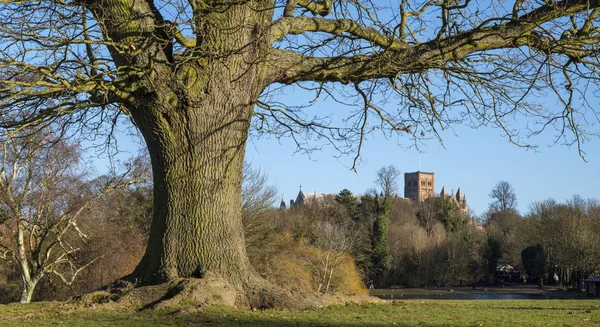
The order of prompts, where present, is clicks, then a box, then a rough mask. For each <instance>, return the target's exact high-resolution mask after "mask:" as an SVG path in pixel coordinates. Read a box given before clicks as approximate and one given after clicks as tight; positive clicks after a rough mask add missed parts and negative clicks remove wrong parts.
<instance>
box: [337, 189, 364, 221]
mask: <svg viewBox="0 0 600 327" xmlns="http://www.w3.org/2000/svg"><path fill="white" fill-rule="evenodd" d="M335 200H336V201H337V202H338V203H340V204H341V205H343V206H344V208H346V210H348V214H349V215H350V217H352V219H357V218H358V217H357V216H358V200H357V199H356V196H354V194H352V192H351V191H350V190H349V189H346V188H345V189H343V190H341V191H340V193H339V194H338V195H336V196H335Z"/></svg>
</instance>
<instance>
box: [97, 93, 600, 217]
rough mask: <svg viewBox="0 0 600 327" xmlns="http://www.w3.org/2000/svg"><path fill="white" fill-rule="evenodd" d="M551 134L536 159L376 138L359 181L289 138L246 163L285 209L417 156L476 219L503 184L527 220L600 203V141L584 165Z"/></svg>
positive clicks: (131, 148) (357, 189) (255, 149)
mask: <svg viewBox="0 0 600 327" xmlns="http://www.w3.org/2000/svg"><path fill="white" fill-rule="evenodd" d="M331 105H332V104H331V103H329V102H327V101H324V102H323V103H319V104H316V105H315V106H314V107H313V108H311V109H310V110H316V111H319V110H320V106H331ZM321 109H322V108H321ZM552 132H553V131H550V132H549V133H545V134H543V135H542V136H541V137H538V138H537V139H536V140H535V141H536V144H538V145H539V147H538V149H537V150H536V151H532V150H526V149H523V148H519V147H517V146H515V145H514V144H511V143H509V142H508V140H507V139H506V138H505V137H503V136H502V133H501V131H500V130H498V129H493V128H479V129H471V128H469V127H466V126H461V125H457V126H454V128H453V130H449V131H446V132H444V133H443V134H442V137H443V141H444V147H442V146H441V145H440V143H439V142H438V141H437V140H430V141H427V142H425V143H424V145H423V146H422V147H420V149H419V150H420V152H419V151H418V150H417V149H414V148H408V147H406V146H403V147H401V146H398V140H396V139H394V140H389V139H386V138H384V137H382V136H381V135H379V136H378V135H376V134H374V135H372V136H370V137H369V140H368V141H367V142H366V144H365V147H364V149H363V152H362V153H363V154H362V160H361V162H360V163H359V165H358V167H357V170H358V172H357V173H355V172H354V171H352V170H351V166H352V162H353V160H352V159H353V157H351V156H342V157H340V158H336V155H337V154H338V153H337V152H335V151H332V150H331V149H330V148H325V149H324V150H321V151H316V152H313V153H311V154H310V156H308V155H306V154H302V153H296V146H295V144H294V143H293V142H292V141H291V139H289V138H284V139H281V140H276V139H274V138H268V137H266V138H265V137H263V138H261V139H251V140H250V141H249V142H248V145H247V148H246V160H247V161H248V162H250V163H251V164H252V165H253V166H254V167H256V168H260V169H261V170H262V171H263V172H265V173H266V174H267V175H268V176H269V179H270V181H271V183H272V184H274V185H275V186H276V187H277V188H278V190H279V193H280V195H283V196H284V198H285V200H286V202H287V203H289V200H290V198H295V197H296V195H297V194H298V190H299V186H300V185H302V189H303V190H304V191H306V192H319V193H338V192H339V191H340V190H342V189H344V188H347V189H349V190H351V191H352V192H353V193H355V194H361V193H364V192H365V191H366V190H367V189H369V188H373V187H375V186H376V185H375V184H374V180H375V172H376V170H377V169H379V168H380V167H382V166H387V165H394V166H395V167H396V168H398V169H399V170H400V171H401V172H402V173H405V172H414V171H417V170H418V169H419V155H420V157H421V171H427V172H434V173H435V188H436V192H439V191H440V190H441V188H442V186H445V187H446V190H447V191H451V190H454V191H456V190H457V189H458V187H460V188H461V190H462V191H463V192H464V193H465V194H466V197H467V204H468V206H469V208H471V209H472V210H473V211H474V213H475V214H477V215H481V214H482V213H484V212H485V211H486V210H487V207H488V204H489V202H490V199H489V197H488V194H489V193H490V191H491V189H492V188H493V187H494V185H495V184H496V183H497V182H498V181H501V180H505V181H508V182H509V183H511V184H512V185H513V186H514V188H515V191H516V195H517V199H518V210H519V211H520V212H521V213H523V214H524V213H527V211H528V209H529V205H530V204H531V203H533V202H535V201H542V200H545V199H548V198H553V199H555V200H557V201H560V202H564V201H566V200H567V199H569V198H571V197H572V196H573V195H575V194H578V195H580V196H582V197H584V198H595V199H598V200H600V170H599V166H600V139H598V138H596V139H592V140H591V141H590V142H589V143H586V144H584V147H583V149H584V150H585V151H586V156H585V158H586V160H587V162H585V161H584V160H583V159H582V158H581V157H580V156H579V154H578V152H577V149H576V148H575V147H567V146H564V145H554V146H549V144H551V143H552V142H553V139H552V136H553V133H552ZM127 139H129V137H125V136H123V135H121V136H120V147H121V149H122V150H124V151H123V153H122V154H121V155H120V158H126V157H127V156H130V155H135V154H137V151H138V150H137V147H139V144H136V143H132V142H130V141H127ZM138 141H139V140H138ZM402 141H403V140H402V139H401V140H400V143H402ZM407 143H408V141H407ZM91 159H92V160H96V166H97V167H98V169H99V170H104V169H102V168H103V167H102V165H104V166H106V165H107V161H106V160H105V159H104V160H103V159H94V158H91ZM399 186H400V190H399V195H400V196H403V187H404V181H403V180H402V181H401V182H400V183H399Z"/></svg>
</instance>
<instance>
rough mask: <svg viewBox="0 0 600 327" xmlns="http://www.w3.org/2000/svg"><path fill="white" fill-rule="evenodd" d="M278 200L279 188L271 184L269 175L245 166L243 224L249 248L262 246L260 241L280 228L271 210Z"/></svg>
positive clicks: (246, 164) (248, 165)
mask: <svg viewBox="0 0 600 327" xmlns="http://www.w3.org/2000/svg"><path fill="white" fill-rule="evenodd" d="M276 200H277V188H276V187H275V186H273V185H270V184H269V180H268V178H267V175H266V174H264V173H262V172H261V171H260V170H259V169H256V168H253V167H252V166H251V165H250V164H248V163H245V164H244V179H243V183H242V223H243V225H244V235H245V238H246V245H247V246H248V247H251V246H254V247H258V246H260V241H261V240H262V239H264V236H265V234H266V233H268V232H269V231H273V230H274V229H275V228H277V227H278V226H277V225H276V224H275V219H273V218H274V217H273V215H272V214H271V215H270V214H269V209H273V205H274V204H275V202H276Z"/></svg>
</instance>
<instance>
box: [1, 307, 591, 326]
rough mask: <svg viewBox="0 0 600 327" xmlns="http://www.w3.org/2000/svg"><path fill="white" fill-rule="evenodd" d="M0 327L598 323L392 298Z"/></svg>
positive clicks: (38, 313)
mask: <svg viewBox="0 0 600 327" xmlns="http://www.w3.org/2000/svg"><path fill="white" fill-rule="evenodd" d="M0 326H85V327H92V326H563V327H564V326H600V301H598V300H514V301H507V300H501V301H442V300H440V301H419V300H412V301H397V302H394V303H393V304H391V305H373V304H369V305H349V306H333V307H329V308H325V309H315V310H308V311H288V310H264V311H251V310H240V309H232V308H224V307H207V308H203V309H195V308H183V309H181V310H175V309H173V310H144V311H135V310H125V309H123V308H120V309H119V308H114V307H110V306H102V305H99V306H94V307H85V308H82V307H77V306H75V305H72V304H61V303H34V304H29V305H8V306H6V305H4V306H0Z"/></svg>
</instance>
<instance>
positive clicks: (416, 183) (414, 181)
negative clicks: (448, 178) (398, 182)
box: [404, 171, 435, 202]
mask: <svg viewBox="0 0 600 327" xmlns="http://www.w3.org/2000/svg"><path fill="white" fill-rule="evenodd" d="M434 190H435V181H434V176H433V173H425V172H422V171H417V172H414V173H405V174H404V197H405V198H409V199H412V200H415V201H419V202H422V201H425V200H426V199H428V198H431V197H433V196H434V192H435V191H434Z"/></svg>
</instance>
